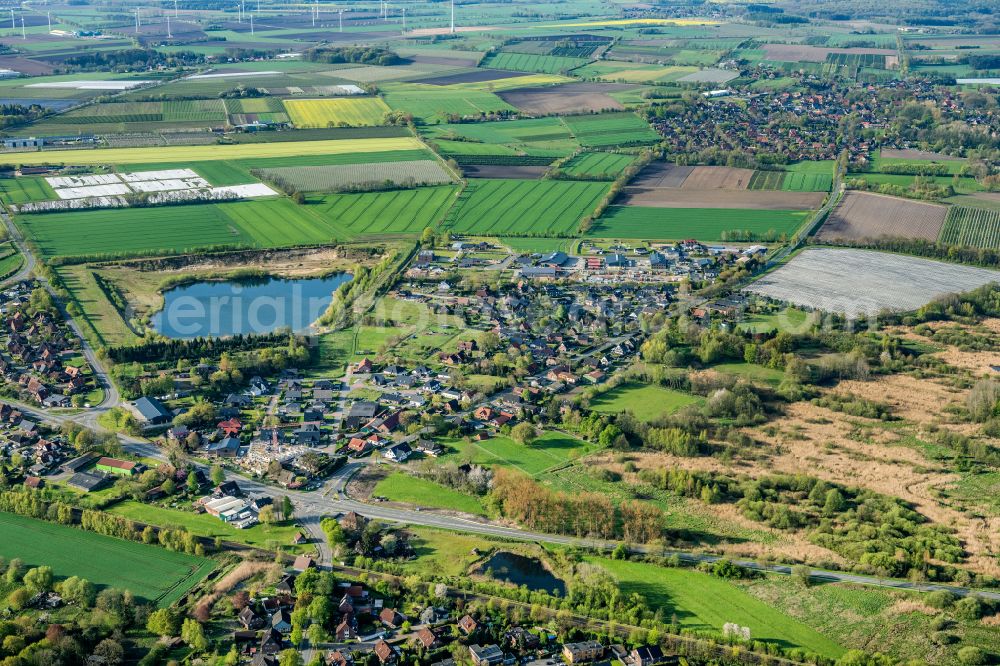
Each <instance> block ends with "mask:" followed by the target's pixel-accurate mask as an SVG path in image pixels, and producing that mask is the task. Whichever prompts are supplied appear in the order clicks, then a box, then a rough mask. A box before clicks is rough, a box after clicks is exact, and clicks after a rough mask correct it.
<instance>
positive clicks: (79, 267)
mask: <svg viewBox="0 0 1000 666" xmlns="http://www.w3.org/2000/svg"><path fill="white" fill-rule="evenodd" d="M54 270H55V271H56V274H57V275H58V276H59V279H60V280H61V281H62V283H63V285H64V286H65V287H66V290H67V291H69V293H70V299H71V300H72V302H74V303H76V305H77V307H79V308H80V312H81V313H82V316H81V317H78V320H81V319H82V320H83V323H85V324H86V327H89V329H90V330H91V331H92V332H93V333H94V335H96V336H97V340H98V342H99V343H100V344H102V345H105V346H110V345H126V344H135V343H137V342H138V337H137V336H136V334H135V333H134V332H133V331H132V330H131V329H130V328H129V327H128V326H127V325H126V322H125V321H124V320H123V319H122V316H121V314H119V312H118V310H117V309H115V306H114V305H113V304H112V303H111V301H110V300H108V297H107V296H106V295H105V294H104V292H103V291H102V290H101V288H100V286H99V285H98V284H97V279H96V278H95V276H94V274H95V271H94V270H93V268H91V267H90V266H87V265H86V264H70V265H65V266H58V267H56V268H55V269H54ZM86 327H85V328H84V332H86V331H87V328H86ZM88 337H90V336H89V335H88Z"/></svg>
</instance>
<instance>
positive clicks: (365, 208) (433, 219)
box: [310, 186, 455, 234]
mask: <svg viewBox="0 0 1000 666" xmlns="http://www.w3.org/2000/svg"><path fill="white" fill-rule="evenodd" d="M454 194H455V188H454V187H451V186H439V187H420V188H416V189H412V190H398V191H392V192H365V193H363V194H333V195H329V196H326V197H324V198H323V199H322V201H321V202H320V203H319V204H318V205H317V206H316V208H317V210H318V211H319V212H320V214H321V215H322V217H323V219H325V220H326V221H328V222H329V223H330V224H334V225H337V226H338V227H340V228H344V229H347V230H348V231H349V233H352V234H419V233H421V232H422V231H423V230H424V229H425V228H427V227H434V226H436V225H437V223H438V222H440V221H441V219H443V218H444V215H445V213H446V212H447V211H448V209H449V208H450V207H451V205H452V203H453V201H454ZM310 208H312V206H310Z"/></svg>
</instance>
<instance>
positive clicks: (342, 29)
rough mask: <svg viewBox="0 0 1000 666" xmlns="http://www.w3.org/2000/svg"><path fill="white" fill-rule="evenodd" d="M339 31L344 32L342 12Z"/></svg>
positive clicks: (341, 12)
mask: <svg viewBox="0 0 1000 666" xmlns="http://www.w3.org/2000/svg"><path fill="white" fill-rule="evenodd" d="M340 31H341V32H344V10H343V9H341V10H340Z"/></svg>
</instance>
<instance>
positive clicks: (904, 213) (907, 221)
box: [818, 192, 948, 241]
mask: <svg viewBox="0 0 1000 666" xmlns="http://www.w3.org/2000/svg"><path fill="white" fill-rule="evenodd" d="M947 212H948V209H947V207H945V206H941V205H938V204H932V203H924V202H920V201H911V200H909V199H900V198H898V197H889V196H884V195H881V194H871V193H869V192H848V193H847V194H845V195H844V198H843V199H842V200H841V202H840V203H839V204H837V207H836V208H835V209H834V210H833V212H832V213H830V217H829V218H828V219H827V221H826V222H825V223H824V224H823V226H822V228H821V229H820V230H819V234H818V235H819V237H820V238H846V239H852V240H857V239H860V238H878V237H880V236H895V237H900V238H923V239H925V240H930V241H933V240H937V237H938V235H939V234H940V233H941V226H942V225H943V224H944V218H945V215H946V214H947Z"/></svg>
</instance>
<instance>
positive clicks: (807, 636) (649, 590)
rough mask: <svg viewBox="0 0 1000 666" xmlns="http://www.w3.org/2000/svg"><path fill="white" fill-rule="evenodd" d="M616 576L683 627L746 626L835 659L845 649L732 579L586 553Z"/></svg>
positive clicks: (754, 633) (630, 591)
mask: <svg viewBox="0 0 1000 666" xmlns="http://www.w3.org/2000/svg"><path fill="white" fill-rule="evenodd" d="M585 559H586V560H587V561H588V562H590V563H592V564H596V565H598V566H600V567H602V568H604V569H606V570H607V571H608V572H610V573H611V574H612V575H613V576H614V577H615V578H617V579H618V583H619V585H620V586H621V590H622V593H623V594H625V595H629V594H633V593H635V594H639V595H641V596H642V597H643V598H644V599H646V601H647V603H649V605H650V606H651V607H652V608H656V609H662V610H663V616H664V617H665V618H671V617H674V616H676V617H677V622H678V624H680V626H681V628H683V629H692V630H695V631H711V632H716V633H718V634H720V635H721V633H722V625H724V624H725V623H727V622H735V623H736V624H738V625H740V626H744V627H750V635H751V637H752V638H755V639H762V640H768V641H773V642H776V643H780V644H781V645H783V646H785V647H800V648H804V649H806V650H810V651H812V652H815V653H817V654H820V655H823V656H825V657H830V658H836V657H839V656H840V655H841V654H843V653H844V649H843V648H842V647H841V646H840V645H838V644H837V643H836V642H834V641H832V640H830V639H829V638H827V637H826V636H824V635H822V634H820V633H819V632H818V631H816V630H814V629H811V628H809V627H808V626H806V625H805V624H803V623H801V622H799V621H797V620H794V619H792V618H791V617H789V616H787V615H785V614H784V613H782V612H781V611H779V610H777V609H775V608H772V607H771V606H768V605H767V604H765V603H764V602H762V601H759V600H757V599H755V598H754V597H752V596H750V595H749V594H747V593H746V592H744V591H743V590H741V589H739V588H738V587H737V586H736V585H734V584H733V583H730V582H729V581H727V580H724V579H722V578H718V577H716V576H712V575H710V574H706V573H701V572H699V571H692V570H690V569H680V568H665V567H658V566H656V565H653V564H647V563H644V562H628V561H623V560H611V559H608V558H603V557H595V556H587V557H586V558H585Z"/></svg>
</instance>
